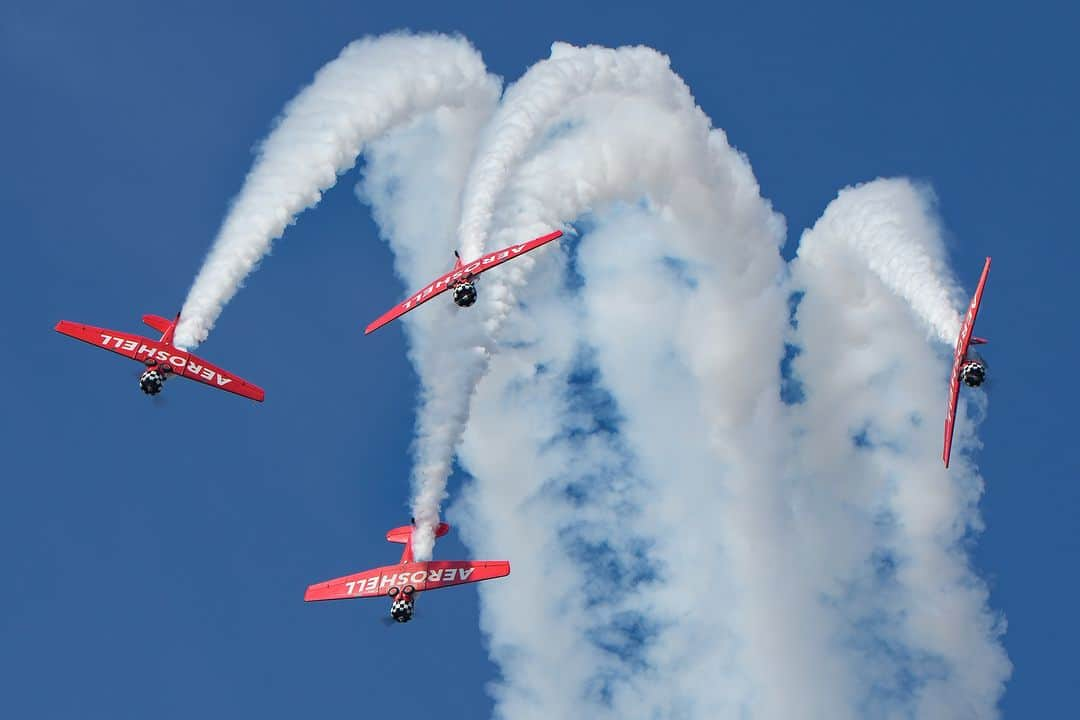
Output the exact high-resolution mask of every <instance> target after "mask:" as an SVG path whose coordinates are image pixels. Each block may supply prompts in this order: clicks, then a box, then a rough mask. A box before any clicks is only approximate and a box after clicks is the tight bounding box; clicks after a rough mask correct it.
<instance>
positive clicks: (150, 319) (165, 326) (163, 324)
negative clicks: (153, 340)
mask: <svg viewBox="0 0 1080 720" xmlns="http://www.w3.org/2000/svg"><path fill="white" fill-rule="evenodd" d="M142 321H143V322H144V323H146V324H147V325H149V326H150V327H152V328H154V329H155V330H157V331H158V332H159V333H166V332H169V328H171V327H172V320H166V319H165V318H163V317H161V316H160V315H143V316H142Z"/></svg>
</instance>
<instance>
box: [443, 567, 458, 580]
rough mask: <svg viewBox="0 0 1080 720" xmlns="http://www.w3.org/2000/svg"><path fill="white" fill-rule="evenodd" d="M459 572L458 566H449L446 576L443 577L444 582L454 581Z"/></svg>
mask: <svg viewBox="0 0 1080 720" xmlns="http://www.w3.org/2000/svg"><path fill="white" fill-rule="evenodd" d="M456 574H457V568H447V569H446V577H444V578H443V582H452V581H453V580H454V576H455V575H456Z"/></svg>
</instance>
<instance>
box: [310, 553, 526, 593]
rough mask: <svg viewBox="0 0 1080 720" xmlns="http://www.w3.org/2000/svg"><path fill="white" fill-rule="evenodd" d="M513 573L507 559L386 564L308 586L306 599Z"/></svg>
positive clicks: (459, 582) (428, 586)
mask: <svg viewBox="0 0 1080 720" xmlns="http://www.w3.org/2000/svg"><path fill="white" fill-rule="evenodd" d="M509 574H510V563H508V562H506V561H505V560H433V561H431V562H414V563H405V564H403V565H386V566H384V567H380V568H375V569H374V570H367V571H365V572H362V573H356V574H355V575H346V576H345V577H340V578H337V579H334V580H327V581H326V582H321V583H316V584H314V585H310V586H308V589H307V592H305V593H304V601H305V602H316V601H319V600H346V599H349V598H361V597H383V596H385V595H386V594H387V591H389V590H390V588H392V587H396V588H399V589H400V588H403V587H405V586H406V585H412V586H413V587H414V588H416V591H417V592H423V591H425V590H439V589H441V588H444V587H451V586H454V585H464V584H466V583H474V582H481V581H483V580H491V579H493V578H500V577H505V576H506V575H509Z"/></svg>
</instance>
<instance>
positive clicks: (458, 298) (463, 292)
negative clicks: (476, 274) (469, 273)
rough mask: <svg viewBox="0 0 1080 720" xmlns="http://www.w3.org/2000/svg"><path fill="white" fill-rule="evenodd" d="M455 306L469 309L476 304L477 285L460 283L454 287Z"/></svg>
mask: <svg viewBox="0 0 1080 720" xmlns="http://www.w3.org/2000/svg"><path fill="white" fill-rule="evenodd" d="M453 292H454V304H455V305H457V306H458V307H469V306H470V305H472V304H473V303H475V302H476V285H474V284H473V283H471V282H467V281H466V282H460V283H458V284H457V285H455V286H454V291H453Z"/></svg>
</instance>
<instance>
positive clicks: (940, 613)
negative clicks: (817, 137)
mask: <svg viewBox="0 0 1080 720" xmlns="http://www.w3.org/2000/svg"><path fill="white" fill-rule="evenodd" d="M929 203H930V200H929V198H928V196H927V195H926V194H925V193H924V192H923V191H921V190H920V189H918V188H916V187H914V186H912V185H911V184H910V183H909V182H907V181H905V180H879V181H876V182H873V183H869V184H867V185H863V186H860V187H857V188H853V189H848V190H845V191H843V192H841V193H840V196H839V197H838V198H837V200H835V201H834V202H833V203H832V204H831V205H830V206H829V208H828V209H827V210H826V211H825V214H824V215H823V217H822V218H821V220H819V221H818V223H817V224H816V225H815V226H814V228H813V229H812V230H809V231H807V232H806V233H805V234H804V235H803V238H802V241H801V243H800V248H799V257H798V260H797V261H796V263H795V265H794V273H793V275H794V279H795V284H796V286H797V287H798V288H801V289H802V290H804V291H805V295H804V296H803V298H802V300H801V303H800V305H799V309H798V314H797V322H798V328H797V331H796V335H795V340H796V342H797V343H798V345H799V346H800V348H801V350H802V353H801V355H800V356H799V357H798V358H797V359H796V360H795V362H794V368H795V371H796V373H797V376H798V378H799V380H800V381H801V382H802V383H803V385H804V389H805V402H804V403H803V404H802V405H800V406H798V408H797V417H798V420H799V428H798V432H799V437H800V453H799V467H798V470H799V473H798V474H799V476H800V477H801V479H802V480H801V482H796V483H794V484H793V487H792V502H793V503H795V504H797V505H798V506H799V507H800V508H802V509H803V517H804V518H805V519H806V520H807V521H808V522H810V523H812V525H813V527H814V532H815V535H814V537H815V538H816V543H818V544H819V545H820V546H821V548H822V549H823V550H824V549H830V550H831V551H832V553H833V554H832V555H829V554H826V553H824V552H822V553H819V554H818V555H819V556H818V558H817V560H816V563H817V564H818V572H819V573H821V574H823V575H826V576H830V577H832V578H833V581H834V587H833V589H832V591H831V592H830V593H829V595H830V602H832V603H834V604H835V605H836V606H837V607H838V608H839V610H840V611H841V612H843V613H844V614H845V615H846V616H847V617H848V618H849V619H850V623H851V629H850V630H849V632H848V636H849V638H848V641H847V644H848V645H849V646H850V647H855V648H859V649H860V651H861V656H862V662H861V663H860V664H859V665H858V667H859V669H860V673H861V676H862V677H861V682H862V683H863V684H864V685H865V686H866V687H868V688H869V691H868V692H869V697H868V698H867V700H866V707H869V708H872V709H873V715H874V716H875V717H893V716H896V717H919V718H955V717H972V718H993V717H997V715H998V713H997V709H996V705H997V701H998V699H999V698H1000V696H1001V694H1002V692H1003V689H1004V682H1005V680H1006V679H1007V678H1008V675H1009V673H1010V670H1011V668H1010V664H1009V661H1008V659H1007V658H1006V656H1005V652H1004V649H1003V648H1002V646H1001V641H1000V636H1001V633H1002V632H1003V631H1004V623H1003V621H1002V620H1001V619H1000V618H999V617H997V616H996V615H995V614H994V613H993V612H992V611H991V610H990V609H989V607H988V602H987V601H988V593H987V589H986V586H985V584H984V583H983V582H982V581H981V580H980V579H979V578H978V577H977V576H975V574H974V573H973V572H972V570H971V568H970V559H969V558H968V556H967V552H966V547H967V540H968V539H969V538H970V534H971V533H973V532H977V531H978V530H979V529H981V521H980V519H979V516H978V512H977V507H976V506H977V502H978V499H979V497H980V495H981V493H982V480H981V478H980V477H979V476H978V474H977V472H976V471H975V469H974V468H973V467H972V466H971V464H970V463H969V462H964V461H959V462H956V463H954V464H953V467H952V469H950V470H948V471H946V470H945V469H944V468H943V467H942V465H941V462H940V459H939V456H940V450H941V429H940V428H941V418H942V413H943V407H942V406H943V396H944V393H945V379H946V376H947V372H948V368H947V363H948V358H946V357H944V355H943V354H942V353H940V352H938V351H936V350H935V348H932V347H929V346H928V345H927V344H926V342H925V339H924V338H925V336H924V334H923V331H922V329H921V328H920V327H919V326H918V325H917V324H916V323H915V322H914V318H913V317H912V314H911V310H910V309H909V307H908V306H907V305H906V303H905V302H904V300H908V301H911V302H913V303H914V304H915V307H916V309H917V308H919V307H923V308H929V307H930V306H931V302H932V298H935V297H939V296H940V294H939V289H940V288H942V287H946V286H947V285H946V283H945V282H944V281H943V280H941V279H940V277H935V276H934V275H933V274H932V268H931V267H929V266H924V270H925V271H927V272H930V273H931V274H930V276H922V277H917V276H915V275H911V276H909V280H911V281H912V282H911V283H910V284H909V285H908V286H907V287H908V288H912V287H915V288H919V287H921V288H930V291H929V296H928V297H918V296H916V297H912V296H910V295H905V296H904V297H903V298H901V297H898V296H897V294H895V293H896V292H897V286H896V285H895V284H893V283H890V282H888V279H887V278H885V277H882V276H881V275H879V274H876V273H875V274H868V273H867V272H866V257H865V256H864V255H862V254H861V253H856V254H852V253H851V248H852V247H872V246H875V245H876V244H877V242H878V240H879V237H877V236H878V234H879V233H880V232H881V231H882V229H885V232H886V234H887V235H888V237H889V238H890V239H891V240H890V247H892V248H894V249H895V250H896V251H898V252H899V253H900V254H901V255H902V256H906V255H905V250H904V244H905V242H910V244H911V245H912V246H913V247H914V248H915V249H916V250H918V251H921V252H925V253H927V254H928V255H929V256H931V257H940V256H941V254H943V252H944V251H943V249H942V242H941V237H940V229H939V228H937V226H936V225H934V224H932V223H928V221H927V218H928V217H930V215H931V211H932V207H931V206H930V204H929ZM860 233H865V234H869V235H871V237H862V236H861V235H860ZM883 281H884V282H883ZM954 314H955V311H954V310H953V306H951V305H950V306H945V307H943V308H941V313H940V317H942V318H948V317H951V316H952V315H954ZM919 315H920V316H922V318H923V319H926V315H925V314H924V313H922V312H920V313H919ZM976 397H978V396H976ZM961 415H963V413H961ZM961 423H962V425H961V432H960V433H958V436H957V437H958V438H960V440H958V443H957V447H956V449H955V450H954V452H957V451H959V452H957V455H958V456H960V457H962V455H963V450H964V449H965V447H971V446H972V444H973V443H974V438H973V436H972V435H971V434H970V430H965V429H964V425H963V423H964V420H963V418H962V419H961ZM826 479H828V480H827V482H826Z"/></svg>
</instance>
